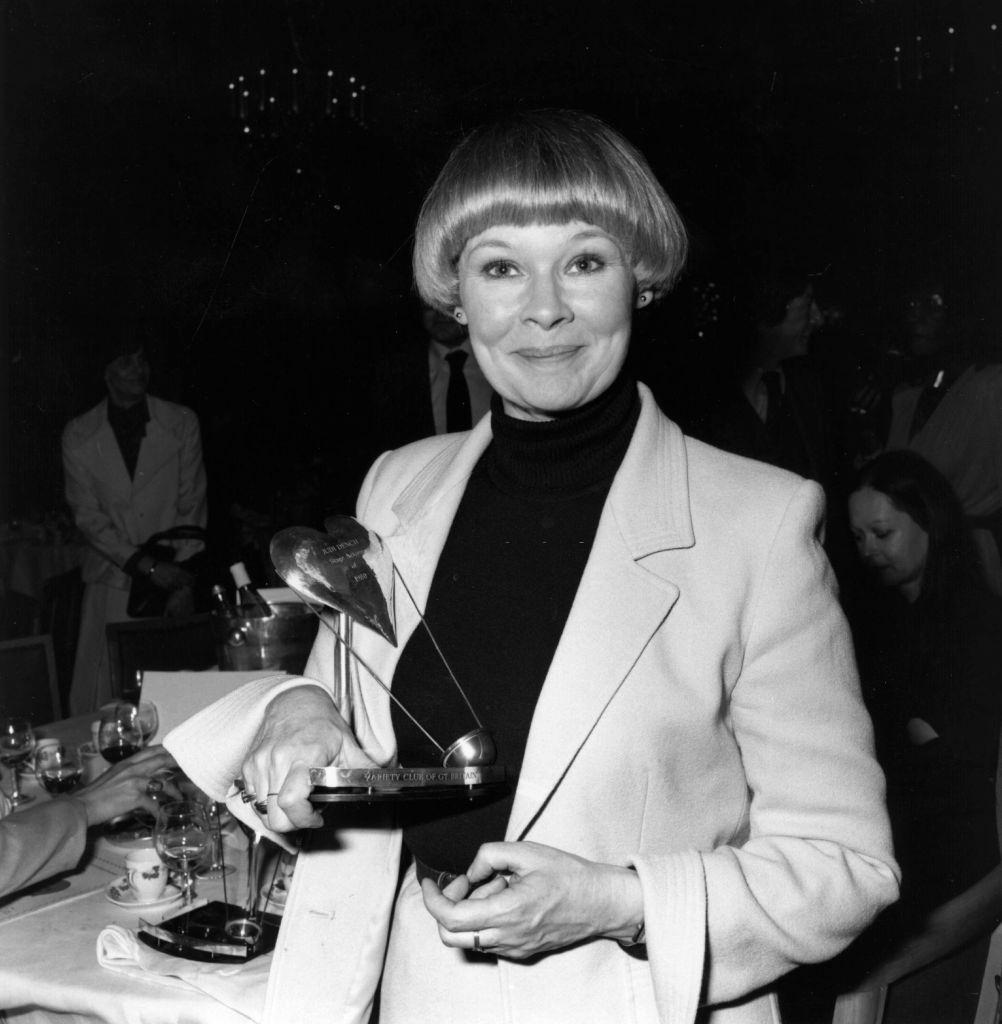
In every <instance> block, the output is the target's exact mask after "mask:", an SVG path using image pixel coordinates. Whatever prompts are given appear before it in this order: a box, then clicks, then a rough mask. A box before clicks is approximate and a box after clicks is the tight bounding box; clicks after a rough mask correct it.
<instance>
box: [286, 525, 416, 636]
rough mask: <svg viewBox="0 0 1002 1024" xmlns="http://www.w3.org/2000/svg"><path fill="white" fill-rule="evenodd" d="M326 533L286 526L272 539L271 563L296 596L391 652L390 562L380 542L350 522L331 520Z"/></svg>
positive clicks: (379, 539) (387, 552) (388, 555)
mask: <svg viewBox="0 0 1002 1024" xmlns="http://www.w3.org/2000/svg"><path fill="white" fill-rule="evenodd" d="M324 526H325V527H326V529H327V532H326V533H321V532H320V530H313V529H310V527H308V526H290V527H288V528H287V529H285V530H280V531H279V532H278V533H276V534H275V536H274V537H272V539H271V561H272V564H273V565H274V566H275V571H276V572H277V573H278V575H279V576H281V578H282V579H283V580H284V581H285V582H286V583H287V584H288V585H289V586H290V587H292V589H293V590H295V591H296V592H297V593H299V594H302V595H303V596H304V597H308V598H309V599H310V600H312V601H315V602H316V603H317V604H322V605H326V606H327V607H328V608H333V609H334V610H335V611H339V612H344V613H345V615H347V616H348V617H349V618H351V619H353V620H354V621H356V622H361V623H363V624H364V625H366V626H368V627H369V628H370V629H374V630H375V631H376V632H377V633H379V635H380V636H382V637H384V638H385V639H386V640H388V641H389V642H390V643H391V644H393V646H394V647H395V646H396V644H397V634H396V627H395V624H394V621H393V619H394V616H393V558H392V556H391V555H390V552H389V551H388V550H387V548H386V546H385V545H384V544H383V541H382V539H381V538H380V537H379V536H378V535H377V534H375V533H373V532H372V531H371V530H369V529H367V528H366V527H365V526H363V525H362V524H361V523H360V522H359V521H358V520H357V519H353V518H352V517H351V516H331V517H329V518H328V519H327V520H326V521H325V522H324Z"/></svg>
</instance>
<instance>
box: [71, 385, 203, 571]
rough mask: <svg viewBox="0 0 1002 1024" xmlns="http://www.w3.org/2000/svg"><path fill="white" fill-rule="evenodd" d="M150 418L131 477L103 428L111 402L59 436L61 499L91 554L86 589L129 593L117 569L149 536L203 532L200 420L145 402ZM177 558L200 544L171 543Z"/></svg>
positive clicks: (85, 566) (168, 404) (159, 402)
mask: <svg viewBox="0 0 1002 1024" xmlns="http://www.w3.org/2000/svg"><path fill="white" fill-rule="evenodd" d="M146 401H147V403H148V407H149V412H150V420H149V422H148V423H147V424H146V436H145V437H144V438H143V442H142V445H141V446H140V448H139V459H138V461H137V463H136V474H135V477H134V478H133V479H129V472H128V470H127V469H126V468H125V461H124V460H123V459H122V453H121V451H120V449H119V447H118V442H117V441H116V440H115V433H114V431H113V430H112V429H111V425H110V424H109V423H108V401H107V399H105V400H104V401H103V402H99V403H98V404H97V405H96V406H94V408H93V409H90V410H89V411H88V412H85V413H84V414H83V415H82V416H78V417H77V418H76V419H75V420H72V421H71V422H70V423H69V424H68V425H67V427H66V429H65V430H64V431H63V470H64V473H65V478H66V500H67V502H68V503H69V506H70V508H71V509H72V510H73V518H74V519H75V521H76V524H77V526H78V527H79V528H80V531H81V533H83V535H84V537H85V538H86V539H87V542H88V544H89V545H90V550H89V551H88V552H87V554H86V556H85V558H84V563H83V578H84V582H85V583H103V584H105V585H106V586H110V587H116V588H118V589H119V590H128V589H129V578H128V576H126V575H125V573H123V572H122V571H121V567H122V565H124V564H125V562H126V561H128V559H129V558H130V557H131V556H132V555H133V554H135V551H136V548H137V547H139V545H140V544H142V543H143V541H145V540H146V539H147V538H148V537H150V536H152V535H153V534H154V533H159V532H161V531H162V530H167V529H169V528H170V527H172V526H181V525H194V526H205V524H206V519H207V506H206V499H205V490H206V481H205V468H204V466H203V465H202V445H201V438H200V435H199V429H198V417H197V416H196V415H195V414H194V413H193V412H192V411H191V409H187V408H185V407H184V406H183V405H175V404H174V403H173V402H165V401H164V400H163V399H160V398H153V397H152V396H148V397H147V399H146ZM174 547H175V549H176V550H177V557H178V559H179V560H180V559H184V558H187V557H188V556H189V555H190V554H193V553H194V552H195V551H197V550H199V548H200V547H201V542H200V541H179V542H176V543H175V544H174Z"/></svg>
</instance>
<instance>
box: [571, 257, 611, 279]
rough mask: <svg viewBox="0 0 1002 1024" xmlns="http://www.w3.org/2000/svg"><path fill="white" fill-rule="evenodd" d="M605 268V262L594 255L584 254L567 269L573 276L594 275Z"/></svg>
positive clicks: (576, 258) (575, 258)
mask: <svg viewBox="0 0 1002 1024" xmlns="http://www.w3.org/2000/svg"><path fill="white" fill-rule="evenodd" d="M604 266H605V260H603V259H602V257H601V256H595V255H594V254H593V253H582V254H581V255H580V256H575V257H574V259H573V260H571V262H570V266H569V267H568V268H567V269H568V270H569V271H570V272H571V273H572V274H594V273H595V272H596V271H597V270H601V269H602V268H603V267H604Z"/></svg>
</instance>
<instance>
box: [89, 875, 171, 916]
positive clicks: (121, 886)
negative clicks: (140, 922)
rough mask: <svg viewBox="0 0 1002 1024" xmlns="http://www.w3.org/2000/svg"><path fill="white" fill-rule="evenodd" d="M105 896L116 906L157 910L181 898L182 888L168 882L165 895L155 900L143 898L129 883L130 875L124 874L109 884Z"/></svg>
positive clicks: (129, 908)
mask: <svg viewBox="0 0 1002 1024" xmlns="http://www.w3.org/2000/svg"><path fill="white" fill-rule="evenodd" d="M105 896H106V897H107V898H108V900H109V901H110V902H112V903H114V904H115V906H116V907H125V908H126V909H127V910H155V909H156V908H157V907H168V906H170V904H172V903H173V902H174V901H175V900H179V899H180V898H181V890H180V889H179V888H178V887H177V886H176V885H174V883H173V882H168V883H167V888H166V889H165V890H164V894H163V896H158V897H157V898H156V899H155V900H141V899H139V897H138V896H137V895H136V894H135V892H134V891H133V889H132V886H131V885H129V876H128V875H122V877H121V878H116V879H115V881H114V882H112V883H111V885H109V886H108V889H107V891H106V892H105Z"/></svg>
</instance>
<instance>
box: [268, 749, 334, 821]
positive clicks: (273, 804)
mask: <svg viewBox="0 0 1002 1024" xmlns="http://www.w3.org/2000/svg"><path fill="white" fill-rule="evenodd" d="M312 792H313V787H312V785H311V784H310V769H309V766H307V765H305V764H302V763H299V764H295V765H293V766H292V768H291V770H290V771H289V773H288V775H287V776H286V778H285V781H284V782H283V784H282V787H281V789H279V790H278V791H277V792H276V793H275V795H274V797H268V798H267V799H268V821H269V823H271V822H274V825H273V826H272V827H274V828H275V830H276V831H278V832H288V831H291V830H292V829H296V828H319V827H320V826H321V825H323V823H324V819H323V815H321V814H320V812H319V811H317V809H316V808H315V807H314V806H313V804H311V803H310V794H311V793H312ZM278 826H281V827H278Z"/></svg>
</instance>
